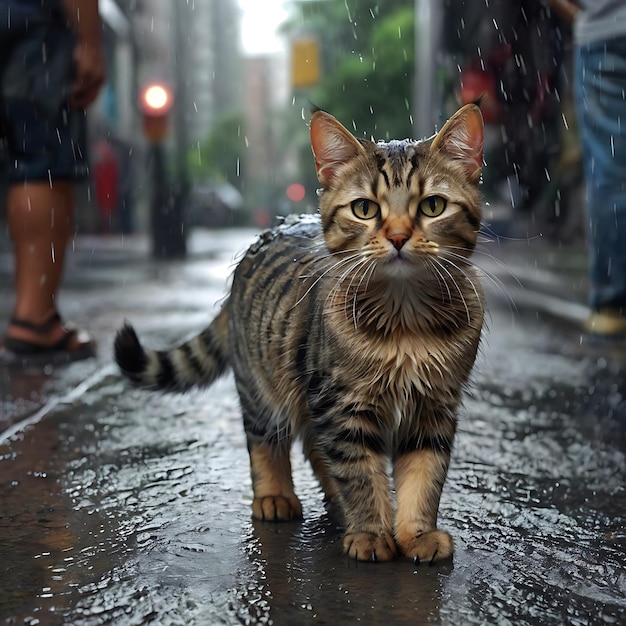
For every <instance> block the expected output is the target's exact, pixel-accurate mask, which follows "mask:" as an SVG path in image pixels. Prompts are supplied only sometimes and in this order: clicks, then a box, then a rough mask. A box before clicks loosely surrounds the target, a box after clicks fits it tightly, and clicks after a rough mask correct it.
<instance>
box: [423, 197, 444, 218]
mask: <svg viewBox="0 0 626 626" xmlns="http://www.w3.org/2000/svg"><path fill="white" fill-rule="evenodd" d="M445 208H446V200H445V198H442V197H441V196H429V197H428V198H424V199H423V200H422V201H421V202H420V204H419V209H420V211H421V212H422V214H423V215H425V216H426V217H438V216H439V215H441V214H442V213H443V212H444V211H445Z"/></svg>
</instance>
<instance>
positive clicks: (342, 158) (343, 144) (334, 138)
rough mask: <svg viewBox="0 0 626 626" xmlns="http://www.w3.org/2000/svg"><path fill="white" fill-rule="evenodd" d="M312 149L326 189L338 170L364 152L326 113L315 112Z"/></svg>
mask: <svg viewBox="0 0 626 626" xmlns="http://www.w3.org/2000/svg"><path fill="white" fill-rule="evenodd" d="M311 148H312V149H313V157H314V158H315V170H316V172H317V179H318V180H319V181H320V183H322V185H323V186H324V187H326V186H327V185H328V184H329V183H330V182H331V181H332V179H333V178H334V177H335V175H336V173H337V169H338V168H339V167H340V166H341V165H343V164H344V163H346V161H349V160H350V159H353V158H354V157H355V156H357V155H358V154H360V153H362V152H363V146H362V145H361V144H360V143H359V142H358V140H357V139H356V138H355V137H354V136H353V135H352V133H350V131H348V130H347V129H346V128H344V127H343V126H342V125H341V124H340V123H339V122H338V121H337V120H336V119H335V118H334V117H333V116H332V115H330V114H329V113H326V111H315V112H314V113H313V115H312V117H311Z"/></svg>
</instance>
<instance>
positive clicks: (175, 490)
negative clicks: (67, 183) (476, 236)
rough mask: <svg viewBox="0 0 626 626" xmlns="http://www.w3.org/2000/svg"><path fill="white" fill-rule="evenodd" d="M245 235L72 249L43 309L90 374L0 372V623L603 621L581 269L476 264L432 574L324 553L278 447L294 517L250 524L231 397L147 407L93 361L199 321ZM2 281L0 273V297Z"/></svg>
mask: <svg viewBox="0 0 626 626" xmlns="http://www.w3.org/2000/svg"><path fill="white" fill-rule="evenodd" d="M253 236H254V234H253V233H252V232H251V231H220V232H213V233H211V232H208V231H205V232H203V231H197V232H194V233H193V235H192V237H191V240H190V250H191V253H190V255H189V257H188V258H187V259H186V260H185V261H176V262H168V263H155V262H153V261H151V260H150V259H149V254H148V245H147V241H146V240H145V239H143V238H140V237H137V238H127V239H125V240H121V239H119V238H110V239H106V240H105V239H88V238H82V239H79V240H78V241H77V244H76V249H75V250H74V252H73V254H72V255H71V257H70V263H69V266H68V272H67V280H66V288H65V289H64V291H63V296H62V309H63V311H64V313H65V315H66V317H68V318H72V319H74V320H75V321H77V322H78V323H80V324H81V325H84V326H86V327H88V328H89V330H90V331H91V332H92V333H93V334H94V335H95V336H96V337H97V339H98V341H99V344H100V350H99V355H98V357H97V359H94V360H91V361H86V362H82V363H75V364H72V365H69V366H66V367H63V368H58V369H55V370H50V371H37V370H25V371H13V370H8V369H2V368H0V400H1V401H0V433H2V434H0V580H1V581H2V585H0V623H6V624H28V625H34V624H72V625H74V624H75V625H81V626H82V625H84V626H95V625H100V624H116V625H117V624H119V625H134V624H185V625H189V624H198V625H213V624H275V625H282V624H289V625H292V624H356V623H365V624H385V625H388V624H394V625H395V624H401V625H402V624H430V623H434V624H450V625H454V626H457V625H461V624H576V625H579V624H622V623H626V492H625V477H626V461H625V452H626V402H625V401H624V390H625V389H626V386H625V382H626V381H625V378H626V354H625V352H623V351H621V350H620V349H619V347H615V346H610V345H607V346H594V345H590V344H589V343H588V342H587V341H586V339H585V338H584V337H582V336H581V333H580V331H579V330H578V326H577V323H578V322H579V321H580V319H581V318H582V317H583V316H584V315H585V314H586V309H585V307H584V295H585V290H586V286H585V281H584V256H582V255H581V254H580V253H577V252H576V251H571V250H570V251H567V250H558V251H555V249H554V247H553V246H547V245H546V244H545V243H543V242H542V241H539V240H530V241H521V242H519V241H518V242H508V243H503V242H498V241H494V242H492V243H489V244H486V245H485V246H484V247H483V250H484V253H480V254H479V255H477V257H476V260H477V262H478V263H479V265H481V266H483V268H484V269H485V273H486V277H485V286H486V288H487V289H488V291H489V310H490V314H489V316H488V329H487V332H486V334H485V338H484V341H483V345H482V351H481V355H480V357H479V359H478V362H477V367H476V373H475V377H474V380H475V384H474V390H473V393H472V395H471V397H469V398H468V399H467V401H466V403H465V407H464V410H463V413H462V415H461V418H460V427H459V433H458V436H457V440H456V446H455V450H454V453H453V460H452V465H451V468H450V473H449V477H448V481H447V483H446V486H445V487H444V491H443V496H442V502H441V508H440V516H439V523H440V526H441V527H442V528H445V529H447V530H448V531H450V532H451V533H452V535H453V537H454V538H455V541H456V553H455V556H454V560H453V562H452V563H448V564H444V565H441V566H433V567H428V566H424V565H417V566H416V565H414V564H413V563H410V562H406V561H396V562H393V563H384V564H376V565H373V564H367V563H365V564H364V563H355V562H352V561H350V560H348V559H347V558H346V557H343V556H342V555H341V530H340V529H339V528H337V526H336V525H335V523H334V522H333V520H332V519H330V518H329V517H328V516H327V514H326V512H325V510H324V507H323V504H322V497H321V492H320V489H319V487H318V486H317V484H316V483H315V480H314V479H313V476H312V473H311V471H310V469H309V468H308V466H307V465H306V464H305V462H304V460H303V458H302V454H301V452H300V450H299V449H298V448H296V449H295V451H294V475H295V483H296V491H297V492H298V494H299V495H300V496H301V499H302V503H303V507H304V513H305V519H304V521H302V522H299V523H289V524H281V525H274V524H264V523H258V522H253V521H252V520H251V518H250V503H251V499H252V491H251V484H250V478H249V470H248V460H247V452H246V445H245V439H244V434H243V428H242V425H241V422H240V417H239V410H238V405H237V399H236V395H235V391H234V384H233V381H232V378H230V377H228V378H225V379H223V380H221V381H219V382H218V383H217V384H216V385H214V386H213V387H212V388H211V389H210V390H207V391H202V392H201V391H196V392H192V393H187V394H185V395H162V394H150V393H147V392H141V391H137V390H131V389H129V388H128V387H127V386H126V385H125V384H124V382H123V381H122V380H121V378H120V376H119V375H118V374H117V371H116V369H115V367H114V366H113V365H112V362H111V344H112V340H113V336H114V332H115V330H116V328H117V327H119V326H120V324H121V323H122V322H123V321H124V319H129V320H132V322H133V323H134V325H135V326H136V328H137V329H138V331H139V332H140V333H141V334H142V336H143V337H144V338H145V339H146V341H147V343H149V344H150V345H152V346H153V347H160V346H166V345H169V344H171V343H172V342H174V341H177V340H178V339H180V338H182V337H185V336H188V335H192V334H194V333H195V332H197V331H198V330H199V329H200V328H202V327H203V326H204V325H205V324H206V323H208V321H209V320H210V319H211V317H212V316H213V314H214V313H215V311H216V306H217V305H216V303H218V302H219V300H220V298H221V297H223V296H224V294H225V284H226V281H227V278H228V276H229V274H230V272H231V270H232V267H233V260H234V259H235V258H236V254H237V252H240V251H242V250H243V249H244V248H245V246H246V245H247V243H248V242H250V241H251V240H252V239H253ZM9 270H10V268H9V257H8V256H7V255H0V292H1V293H2V294H10V271H9ZM10 304H11V301H10V297H9V298H5V297H4V295H3V297H2V298H1V299H0V315H1V316H2V317H3V318H6V316H7V315H8V313H9V310H10Z"/></svg>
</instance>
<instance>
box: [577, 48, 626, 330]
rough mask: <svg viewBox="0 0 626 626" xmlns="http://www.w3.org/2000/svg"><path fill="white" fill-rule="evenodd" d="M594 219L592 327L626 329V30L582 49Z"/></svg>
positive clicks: (583, 124) (583, 131)
mask: <svg viewBox="0 0 626 626" xmlns="http://www.w3.org/2000/svg"><path fill="white" fill-rule="evenodd" d="M575 62H576V78H577V81H576V101H577V106H578V118H579V124H580V139H581V145H582V151H583V163H584V167H585V178H586V181H587V211H588V219H589V255H590V286H591V291H590V305H591V308H592V310H593V314H592V316H591V318H590V319H589V323H588V330H589V331H591V332H592V333H594V334H606V335H613V334H626V36H624V37H622V38H616V39H611V40H609V41H606V42H595V43H590V44H586V45H580V46H578V47H577V50H576V59H575Z"/></svg>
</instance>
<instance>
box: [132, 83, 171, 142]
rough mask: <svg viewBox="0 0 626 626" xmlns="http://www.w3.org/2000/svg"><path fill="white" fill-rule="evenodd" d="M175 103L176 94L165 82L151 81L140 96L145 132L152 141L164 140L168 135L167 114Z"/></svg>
mask: <svg viewBox="0 0 626 626" xmlns="http://www.w3.org/2000/svg"><path fill="white" fill-rule="evenodd" d="M173 103H174V96H173V94H172V91H171V90H170V89H169V87H168V86H167V85H165V84H163V83H149V84H148V85H146V86H145V87H144V88H143V89H142V90H141V93H140V96H139V107H140V109H141V113H142V117H143V133H144V135H145V136H146V139H148V140H150V141H155V142H156V141H163V139H165V137H166V135H167V115H168V113H169V111H170V109H171V108H172V104H173Z"/></svg>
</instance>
